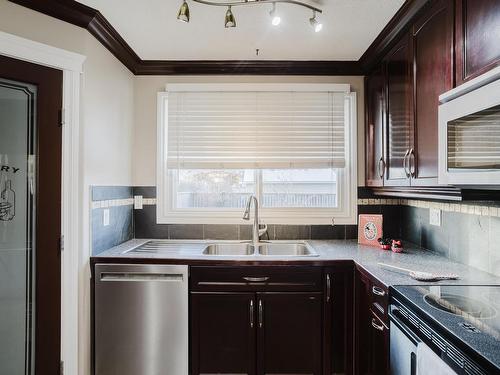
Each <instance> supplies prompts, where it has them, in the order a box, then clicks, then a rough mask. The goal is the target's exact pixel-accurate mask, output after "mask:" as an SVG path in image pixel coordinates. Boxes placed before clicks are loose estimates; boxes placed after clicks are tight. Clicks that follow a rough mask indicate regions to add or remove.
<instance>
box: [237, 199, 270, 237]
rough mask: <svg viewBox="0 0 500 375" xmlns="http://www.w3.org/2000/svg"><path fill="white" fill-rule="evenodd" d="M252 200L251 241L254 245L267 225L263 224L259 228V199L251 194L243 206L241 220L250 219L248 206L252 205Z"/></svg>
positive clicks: (264, 231)
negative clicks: (253, 209)
mask: <svg viewBox="0 0 500 375" xmlns="http://www.w3.org/2000/svg"><path fill="white" fill-rule="evenodd" d="M252 201H253V202H254V207H255V212H254V217H253V227H252V242H253V245H254V246H257V245H258V243H259V240H260V236H262V235H263V234H264V233H266V231H267V225H264V228H262V229H260V228H259V201H258V200H257V198H256V197H255V195H251V196H249V197H248V201H247V206H246V208H245V212H244V213H243V220H250V208H251V206H252Z"/></svg>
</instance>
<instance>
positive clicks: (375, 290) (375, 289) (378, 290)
mask: <svg viewBox="0 0 500 375" xmlns="http://www.w3.org/2000/svg"><path fill="white" fill-rule="evenodd" d="M372 292H373V294H376V295H377V296H382V297H383V296H385V292H384V290H383V289H382V288H380V287H378V286H372Z"/></svg>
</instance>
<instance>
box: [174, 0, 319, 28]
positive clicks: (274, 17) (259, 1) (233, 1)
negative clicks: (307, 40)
mask: <svg viewBox="0 0 500 375" xmlns="http://www.w3.org/2000/svg"><path fill="white" fill-rule="evenodd" d="M192 1H194V2H196V3H200V4H204V5H212V6H219V7H221V6H222V7H227V11H226V16H225V18H224V26H225V27H226V28H229V27H236V19H235V17H234V14H233V11H232V9H231V8H232V7H234V6H243V5H263V4H269V3H270V4H272V6H273V8H272V9H271V11H270V12H269V15H270V16H271V23H272V24H273V26H278V25H279V24H280V23H281V17H280V15H279V14H278V12H277V10H276V3H284V4H292V5H297V6H301V7H303V8H307V9H310V10H312V11H313V16H312V18H310V19H309V23H310V24H311V26H312V27H313V28H314V31H315V32H319V31H321V29H322V28H323V25H322V24H321V22H319V21H318V19H317V18H316V13H322V12H323V11H322V10H321V9H318V8H316V7H314V6H312V5H310V4H307V3H304V2H302V1H300V0H228V1H224V2H216V1H213V0H192ZM177 19H178V20H180V21H183V22H189V6H188V4H187V1H186V0H183V2H182V5H181V7H180V9H179V13H178V14H177Z"/></svg>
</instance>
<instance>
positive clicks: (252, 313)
mask: <svg viewBox="0 0 500 375" xmlns="http://www.w3.org/2000/svg"><path fill="white" fill-rule="evenodd" d="M253 316H254V312H253V300H250V328H253V319H254V317H253Z"/></svg>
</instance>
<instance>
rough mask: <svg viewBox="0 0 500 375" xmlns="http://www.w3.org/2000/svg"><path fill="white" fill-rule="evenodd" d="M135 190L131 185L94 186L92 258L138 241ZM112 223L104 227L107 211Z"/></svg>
mask: <svg viewBox="0 0 500 375" xmlns="http://www.w3.org/2000/svg"><path fill="white" fill-rule="evenodd" d="M133 204H134V200H133V189H132V188H131V187H129V186H93V187H91V210H90V215H91V226H92V230H91V244H92V255H97V254H99V253H101V252H103V251H104V250H107V249H109V248H111V247H113V246H116V245H119V244H121V243H123V242H125V241H128V240H130V239H132V238H134V217H133V207H134V206H133ZM105 210H107V211H108V213H109V224H108V225H104V224H105V223H104V216H105V214H104V211H105Z"/></svg>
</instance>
